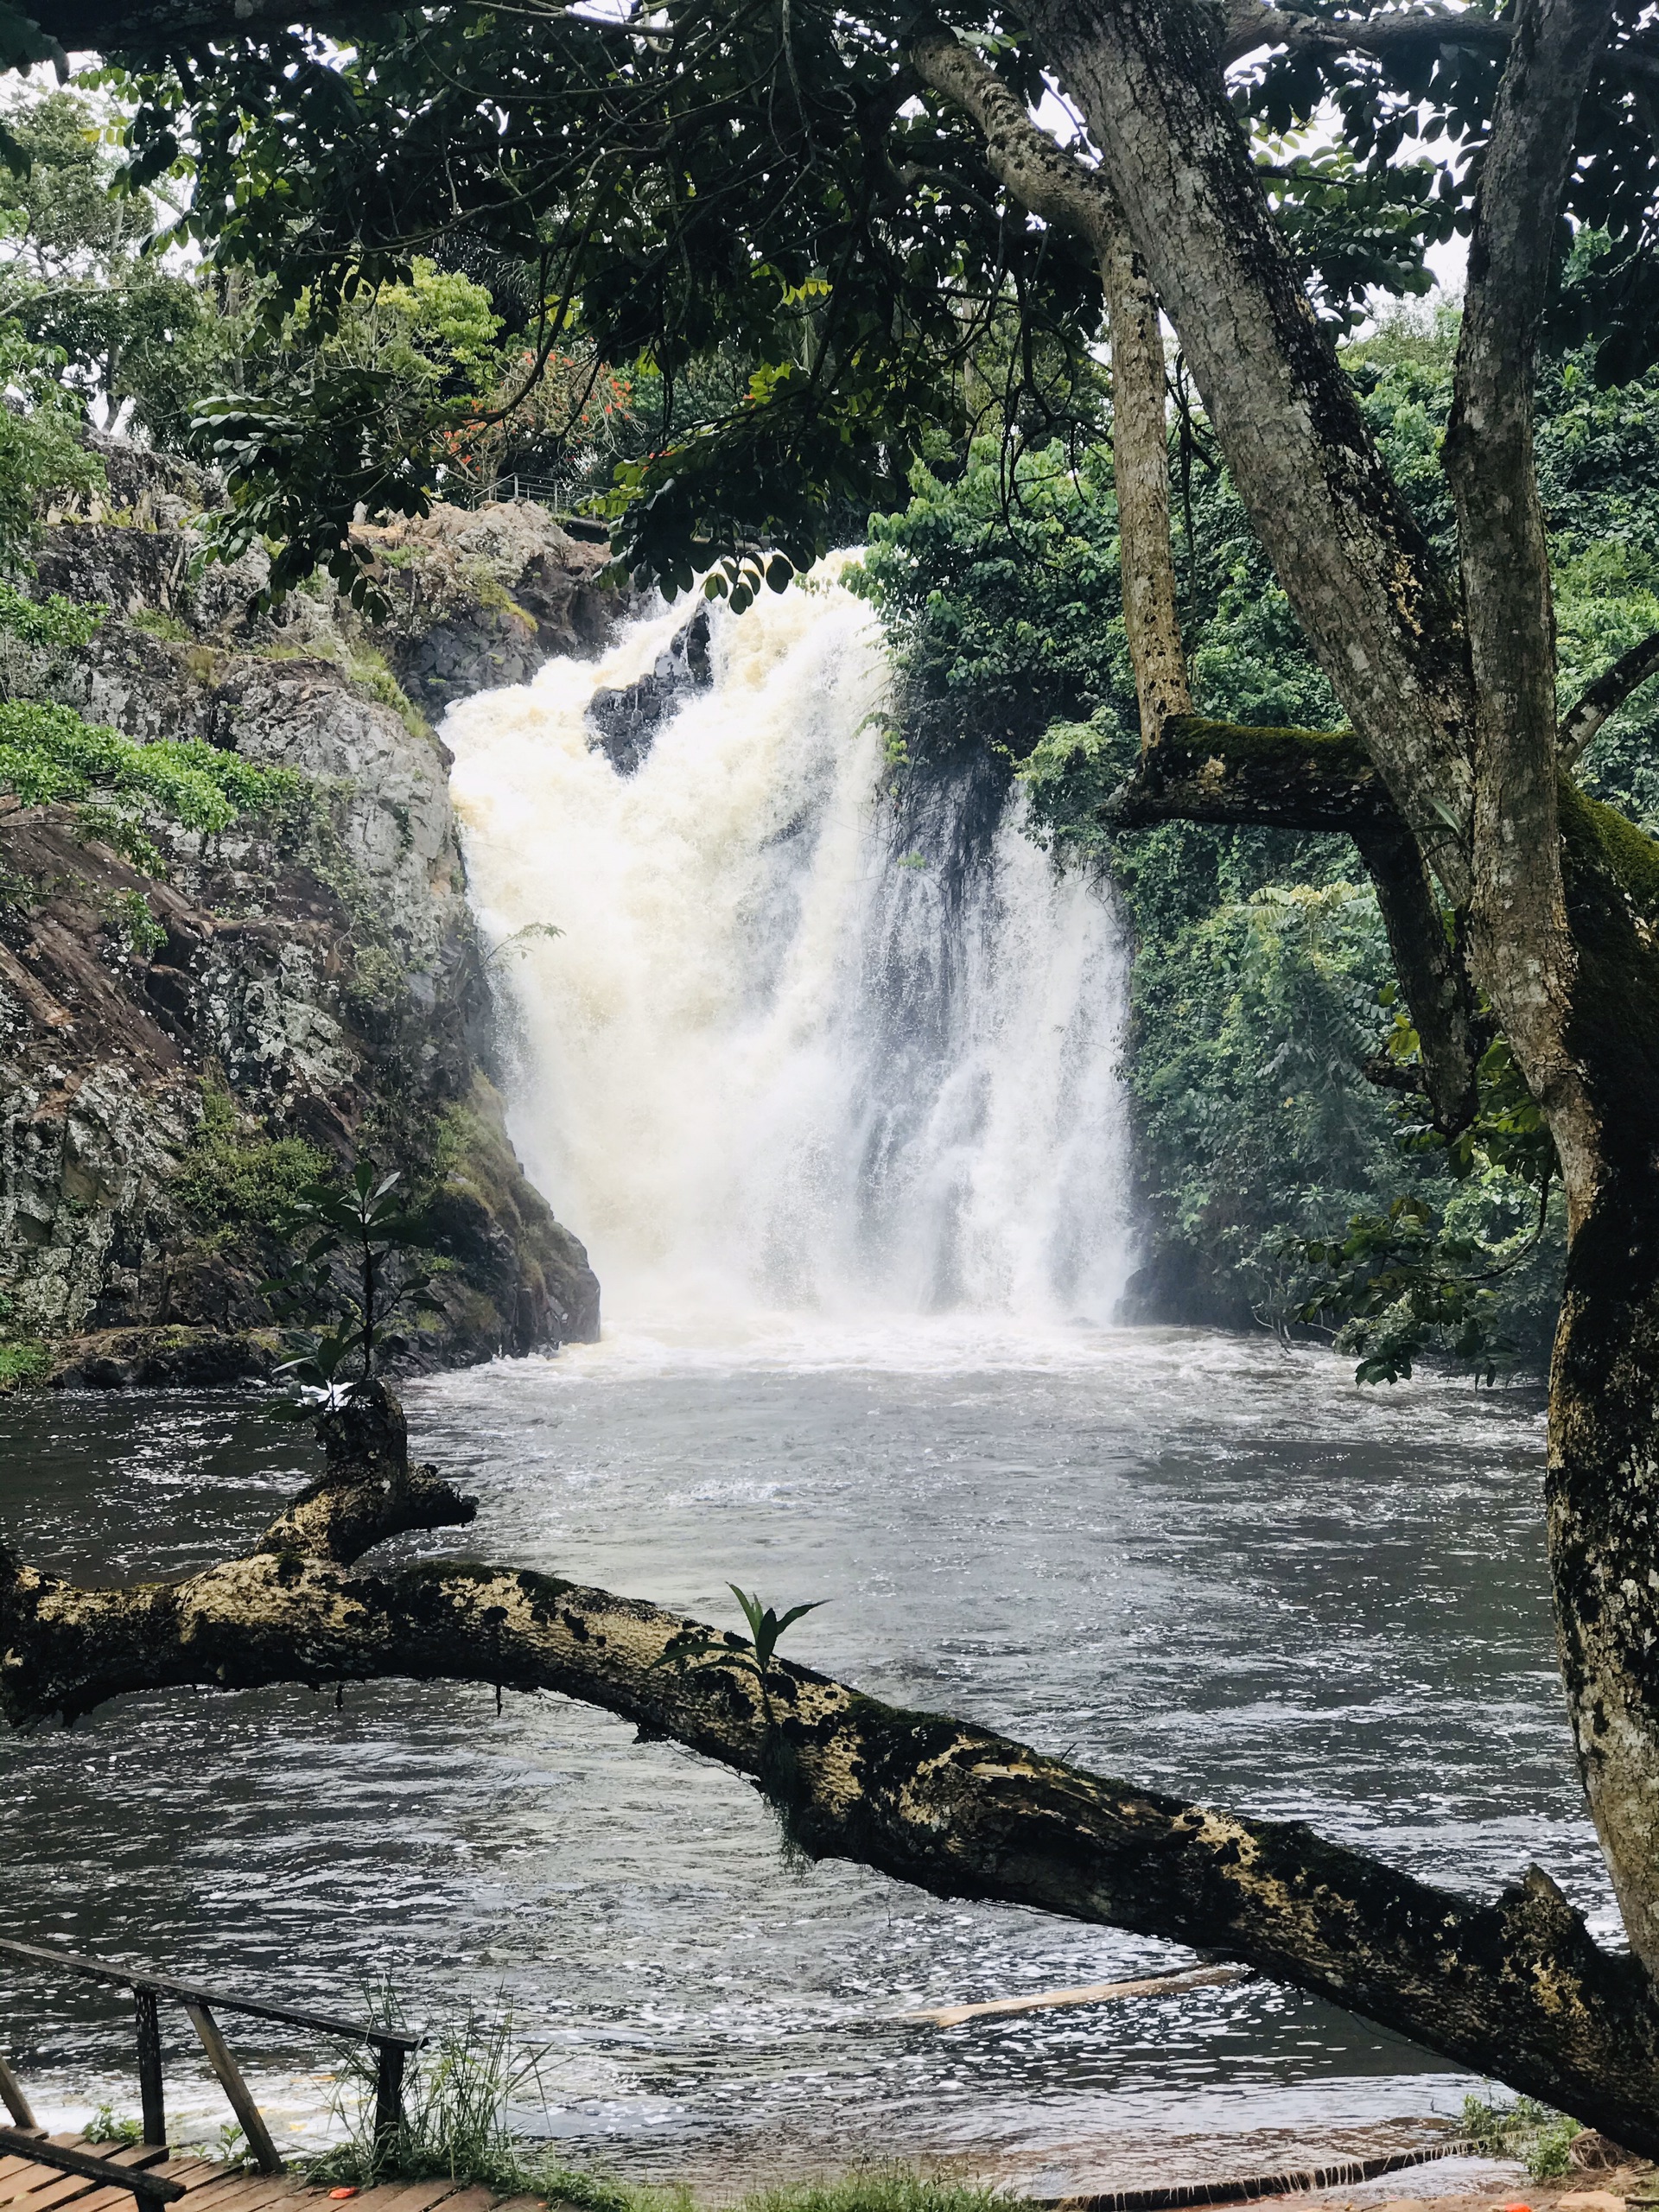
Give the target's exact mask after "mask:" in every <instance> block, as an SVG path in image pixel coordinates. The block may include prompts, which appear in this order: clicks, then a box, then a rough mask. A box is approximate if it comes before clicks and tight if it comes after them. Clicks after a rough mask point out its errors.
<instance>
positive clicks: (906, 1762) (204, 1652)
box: [0, 1390, 1659, 2152]
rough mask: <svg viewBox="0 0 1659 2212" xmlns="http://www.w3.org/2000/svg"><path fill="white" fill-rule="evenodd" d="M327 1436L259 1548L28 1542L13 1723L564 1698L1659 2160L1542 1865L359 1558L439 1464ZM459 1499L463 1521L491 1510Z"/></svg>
mask: <svg viewBox="0 0 1659 2212" xmlns="http://www.w3.org/2000/svg"><path fill="white" fill-rule="evenodd" d="M325 1441H326V1443H327V1448H328V1452H329V1459H328V1467H327V1474H326V1476H325V1478H324V1480H323V1482H322V1483H321V1484H315V1485H313V1486H312V1489H311V1490H310V1491H308V1493H307V1499H306V1501H305V1502H304V1503H299V1502H296V1504H295V1505H294V1506H292V1507H290V1508H289V1509H288V1510H287V1511H286V1512H285V1513H284V1514H283V1515H282V1516H279V1517H278V1518H277V1521H276V1522H273V1523H272V1524H271V1527H270V1529H268V1530H267V1531H266V1533H265V1535H264V1538H263V1540H262V1541H261V1543H260V1545H259V1547H258V1548H257V1549H256V1550H255V1551H254V1552H252V1553H251V1554H250V1555H249V1556H248V1557H246V1558H244V1559H238V1560H227V1561H225V1562H224V1563H222V1564H220V1565H219V1566H216V1567H211V1568H209V1569H208V1570H207V1571H206V1572H205V1573H199V1574H195V1575H192V1576H190V1577H188V1578H187V1579H186V1580H182V1581H178V1582H170V1583H151V1584H141V1585H137V1586H134V1587H130V1588H128V1589H120V1590H83V1589H78V1588H75V1587H73V1586H70V1585H68V1584H67V1583H64V1582H61V1581H58V1580H54V1579H53V1578H52V1577H50V1576H47V1575H43V1574H41V1573H39V1572H37V1571H36V1570H35V1569H32V1568H30V1567H26V1566H24V1565H22V1563H21V1562H20V1561H18V1560H16V1559H14V1558H11V1557H10V1556H9V1555H6V1556H0V1647H3V1650H4V1658H3V1662H0V1706H3V1710H4V1713H5V1715H6V1718H7V1719H9V1720H10V1722H11V1723H12V1724H13V1726H30V1725H33V1724H38V1723H39V1722H41V1721H43V1720H45V1719H48V1717H50V1716H52V1715H54V1714H61V1715H62V1716H64V1717H65V1718H66V1719H71V1718H73V1717H74V1716H76V1715H78V1714H79V1713H86V1712H87V1711H88V1710H90V1709H91V1707H93V1706H95V1705H97V1704H99V1703H101V1702H102V1701H103V1700H105V1699H107V1698H111V1697H116V1696H120V1695H123V1694H128V1693H130V1692H133V1691H137V1690H154V1689H167V1688H182V1687H185V1686H187V1685H188V1686H194V1687H197V1688H218V1689H226V1690H233V1689H239V1688H253V1687H255V1686H257V1685H260V1684H264V1683H269V1682H279V1681H305V1682H308V1683H311V1684H312V1685H314V1686H316V1687H319V1688H321V1687H323V1686H325V1685H332V1684H334V1683H337V1682H340V1681H370V1680H374V1679H376V1678H380V1677H385V1676H402V1677H408V1678H411V1679H414V1680H416V1681H438V1680H447V1681H478V1682H481V1683H486V1684H493V1685H497V1686H499V1687H501V1688H507V1689H514V1690H520V1691H536V1690H554V1691H558V1692H561V1693H563V1694H565V1695H567V1696H569V1697H574V1698H578V1699H581V1700H583V1701H584V1702H587V1703H590V1704H594V1705H599V1706H602V1707H605V1708H606V1709H607V1710H608V1711H610V1712H613V1713H619V1714H620V1715H622V1716H623V1717H624V1718H626V1719H629V1720H632V1721H633V1722H635V1723H636V1724H637V1725H638V1726H639V1728H640V1729H641V1731H642V1732H643V1733H644V1734H645V1735H646V1736H663V1737H672V1738H675V1739H676V1740H677V1741H678V1742H680V1743H683V1744H685V1745H689V1746H690V1748H691V1749H692V1750H694V1751H698V1752H701V1753H702V1754H703V1755H704V1756H705V1757H707V1758H715V1759H718V1760H719V1761H721V1764H724V1765H727V1766H728V1767H731V1768H733V1769H734V1770H736V1771H737V1772H739V1773H741V1774H745V1775H747V1776H749V1777H752V1778H753V1780H754V1781H755V1782H756V1783H758V1784H759V1785H760V1787H761V1789H763V1790H764V1792H765V1793H766V1796H768V1797H769V1798H770V1799H771V1800H772V1802H773V1803H774V1805H775V1806H776V1807H777V1808H778V1809H779V1812H780V1814H781V1815H782V1816H783V1817H784V1819H785V1821H786V1823H787V1826H788V1828H789V1831H790V1834H791V1837H792V1838H793V1840H795V1841H796V1842H797V1843H798V1845H799V1847H801V1848H802V1849H803V1850H804V1852H806V1853H809V1854H810V1855H811V1856H812V1857H815V1858H842V1859H852V1860H855V1861H857V1862H859V1863H861V1864H862V1865H865V1866H874V1867H877V1868H880V1870H881V1871H882V1872H886V1873H888V1874H891V1875H893V1876H895V1877H897V1878H899V1879H900V1880H903V1881H906V1882H911V1883H914V1884H916V1885H918V1886H919V1887H921V1888H924V1889H925V1890H928V1891H931V1892H933V1893H934V1894H936V1895H938V1896H942V1897H983V1898H995V1899H1000V1900H1002V1901H1004V1902H1007V1903H1010V1904H1026V1905H1033V1906H1036V1907H1038V1908H1039V1909H1040V1910H1045V1911H1050V1912H1056V1913H1060V1914H1063V1915H1065V1916H1067V1917H1069V1918H1072V1919H1077V1920H1083V1921H1089V1922H1094V1923H1103V1924H1108V1925H1111V1926H1116V1927H1123V1928H1129V1929H1135V1930H1137V1931H1139V1932H1141V1933H1142V1934H1146V1935H1151V1936H1161V1937H1165V1938H1167V1939H1169V1940H1172V1941H1174V1942H1182V1943H1187V1944H1192V1945H1195V1946H1198V1947H1199V1948H1203V1949H1205V1950H1208V1951H1213V1952H1216V1953H1218V1954H1220V1955H1224V1956H1225V1957H1227V1958H1229V1959H1236V1960H1238V1961H1242V1962H1243V1963H1244V1964H1246V1965H1249V1966H1252V1967H1256V1968H1257V1969H1258V1970H1260V1971H1261V1972H1262V1973H1264V1974H1270V1975H1273V1976H1274V1977H1275V1978H1277V1979H1279V1980H1284V1981H1287V1982H1291V1983H1294V1985H1296V1986H1298V1987H1300V1988H1303V1989H1308V1990H1312V1991H1314V1992H1316V1993H1319V1995H1321V1996H1324V1997H1327V1998H1329V1999H1332V2000H1333V2001H1334V2002H1336V2003H1337V2004H1338V2005H1343V2006H1344V2007H1345V2008H1346V2009H1348V2010H1350V2011H1352V2012H1360V2013H1363V2015H1364V2016H1365V2017H1367V2018H1370V2019H1374V2020H1376V2021H1379V2022H1382V2023H1383V2024H1386V2025H1388V2026H1390V2027H1393V2028H1395V2029H1397V2030H1399V2031H1402V2032H1403V2033H1405V2034H1406V2035H1408V2036H1410V2037H1414V2039H1416V2040H1417V2041H1419V2042H1421V2043H1423V2044H1427V2045H1428V2046H1429V2047H1430V2048H1432V2049H1433V2050H1439V2051H1441V2052H1443V2053H1445V2054H1446V2056H1449V2057H1452V2058H1454V2059H1457V2060H1459V2061H1460V2062H1462V2063H1467V2064H1470V2065H1473V2066H1477V2067H1478V2068H1480V2069H1482V2070H1483V2071H1485V2072H1488V2073H1492V2074H1496V2075H1499V2076H1500V2077H1501V2078H1502V2079H1503V2080H1504V2081H1506V2082H1510V2083H1512V2084H1513V2085H1514V2086H1515V2087H1516V2088H1522V2089H1527V2090H1530V2091H1532V2092H1534V2093H1535V2094H1538V2095H1540V2096H1543V2097H1547V2098H1548V2099H1549V2100H1550V2101H1552V2102H1554V2103H1557V2104H1560V2105H1562V2106H1564V2107H1566V2108H1567V2109H1568V2110H1569V2111H1571V2112H1573V2113H1575V2114H1577V2115H1578V2116H1579V2117H1580V2119H1582V2120H1585V2121H1586V2122H1588V2123H1590V2124H1592V2125H1594V2126H1599V2127H1601V2128H1603V2129H1604V2130H1605V2131H1606V2132H1607V2133H1610V2134H1611V2135H1612V2136H1614V2137H1615V2138H1616V2139H1618V2140H1619V2141H1621V2142H1624V2143H1627V2144H1629V2145H1630V2146H1631V2147H1632V2148H1634V2149H1637V2150H1643V2151H1649V2152H1659V1999H1656V1994H1655V1991H1654V1988H1653V1986H1652V1984H1651V1982H1650V1981H1649V1978H1648V1976H1647V1975H1646V1974H1644V1973H1643V1970H1642V1968H1641V1967H1640V1966H1639V1965H1638V1964H1637V1962H1636V1961H1634V1960H1632V1959H1630V1958H1628V1957H1616V1956H1613V1955H1609V1954H1607V1953H1605V1952H1602V1951H1601V1950H1599V1948H1597V1946H1596V1945H1595V1944H1594V1943H1593V1942H1592V1941H1591V1939H1590V1937H1589V1936H1588V1934H1587V1933H1586V1929H1585V1926H1584V1923H1583V1921H1582V1919H1581V1918H1580V1916H1579V1915H1578V1914H1577V1913H1576V1912H1574V1911H1573V1910H1572V1908H1571V1907H1570V1906H1569V1905H1568V1904H1567V1902H1566V1900H1565V1899H1564V1898H1563V1897H1562V1896H1561V1895H1560V1891H1558V1890H1557V1889H1556V1888H1555V1886H1554V1884H1553V1883H1552V1882H1551V1881H1550V1880H1549V1879H1548V1877H1547V1876H1545V1875H1544V1874H1542V1873H1541V1872H1538V1871H1537V1870H1536V1869H1534V1870H1533V1871H1532V1872H1530V1873H1529V1875H1528V1876H1527V1877H1526V1878H1525V1879H1524V1880H1523V1881H1522V1882H1521V1883H1519V1884H1517V1885H1516V1886H1515V1887H1514V1888H1512V1889H1510V1890H1508V1891H1505V1892H1504V1893H1503V1895H1502V1896H1501V1897H1499V1898H1498V1899H1497V1901H1496V1902H1495V1903H1493V1904H1471V1903H1470V1902H1469V1901H1467V1900H1466V1899H1465V1898H1462V1897H1457V1896H1454V1895H1453V1894H1452V1893H1451V1892H1449V1891H1440V1890H1435V1889H1433V1888H1431V1887H1429V1886H1428V1885H1426V1884H1423V1883H1421V1882H1418V1881H1415V1880H1414V1879H1412V1878H1410V1877H1409V1876H1408V1875H1404V1874H1402V1873H1399V1872H1396V1871H1395V1869H1393V1868H1391V1867H1389V1866H1385V1865H1383V1863H1382V1862H1381V1861H1379V1860H1377V1859H1373V1858H1371V1857H1370V1856H1369V1855H1367V1854H1366V1853H1363V1852H1357V1851H1351V1850H1349V1849H1347V1848H1345V1847H1343V1846H1341V1845H1338V1844H1332V1843H1330V1842H1327V1841H1325V1840H1324V1839H1322V1838H1320V1837H1319V1836H1317V1835H1315V1834H1313V1833H1312V1831H1310V1830H1309V1829H1307V1828H1306V1827H1303V1826H1301V1825H1300V1824H1297V1823H1286V1822H1279V1821H1253V1820H1248V1819H1243V1818H1240V1817H1238V1816H1236V1815H1231V1814H1228V1813H1224V1812H1219V1811H1217V1810H1215V1809H1213V1808H1209V1807H1205V1806H1198V1805H1188V1804H1183V1803H1182V1802H1180V1801H1179V1800H1178V1799H1176V1798H1173V1797H1169V1796H1163V1795H1160V1794H1159V1793H1157V1792H1154V1791H1150V1790H1145V1789H1140V1788H1138V1787H1137V1786H1136V1785H1135V1783H1129V1782H1122V1781H1116V1780H1113V1779H1110V1778H1109V1777H1103V1776H1099V1775H1094V1774H1090V1773H1087V1772H1085V1771H1084V1770H1082V1769H1080V1768H1078V1767H1075V1766H1072V1765H1070V1764H1067V1763H1066V1762H1065V1761H1064V1760H1060V1759H1053V1758H1046V1757H1044V1756H1043V1755H1042V1754H1041V1753H1039V1752H1038V1751H1033V1750H1031V1749H1030V1748H1029V1747H1028V1746H1027V1745H1023V1744H1019V1743H1016V1742H1014V1741H1013V1740H1011V1739H1010V1738H1007V1737H1004V1736H1000V1735H997V1734H995V1733H994V1732H991V1731H989V1730H988V1729H982V1728H976V1727H975V1726H972V1725H971V1724H969V1723H968V1722H965V1721H961V1720H956V1719H947V1718H942V1717H940V1716H938V1715H936V1714H931V1713H913V1712H907V1711H905V1710H902V1709H900V1708H898V1707H893V1706H888V1705H884V1704H882V1703H880V1701H879V1700H875V1699H874V1698H869V1697H866V1696H863V1695H862V1694H861V1693H860V1692H858V1691H857V1690H855V1689H852V1688H849V1687H847V1686H846V1685H845V1684H842V1683H840V1682H836V1681H830V1680H829V1679H827V1678H826V1677H825V1676H823V1675H818V1674H815V1673H814V1672H813V1671H812V1670H811V1669H809V1668H805V1667H796V1666H791V1665H788V1664H783V1663H779V1664H774V1666H773V1667H772V1669H771V1671H770V1673H769V1675H768V1678H767V1681H766V1686H765V1691H764V1694H763V1693H762V1690H761V1688H760V1685H759V1684H758V1683H756V1682H755V1681H753V1679H752V1678H751V1677H749V1676H747V1675H741V1674H739V1673H737V1672H734V1671H733V1670H729V1669H710V1668H692V1669H688V1670H683V1671H682V1670H678V1669H676V1668H674V1667H673V1666H671V1665H664V1663H662V1662H664V1658H665V1657H667V1656H671V1655H672V1652H673V1650H674V1649H675V1647H676V1646H677V1644H680V1645H685V1644H687V1643H690V1641H691V1640H692V1639H693V1638H694V1637H697V1635H698V1634H699V1629H698V1624H696V1623H692V1622H689V1621H686V1620H684V1619H683V1618H680V1617H679V1616H677V1615H676V1614H673V1613H670V1612H666V1611H663V1610H662V1609H661V1608H659V1607H658V1606H656V1605H648V1604H645V1603H644V1602H642V1601H640V1600H639V1599H626V1598H619V1597H616V1596H613V1594H612V1593H611V1592H607V1591H604V1590H596V1589H589V1588H583V1587H582V1586H578V1585H576V1584H574V1583H571V1582H567V1581H563V1580H559V1579H558V1578H556V1577H554V1576H550V1575H543V1574H537V1573H530V1572H528V1571H526V1570H522V1569H514V1568H511V1567H486V1566H479V1565H474V1564H472V1563H468V1562H463V1561H457V1560H433V1561H429V1562H426V1563H423V1564H422V1565H420V1566H416V1567H410V1568H407V1569H405V1570H404V1572H402V1573H396V1574H377V1573H362V1572H359V1573H353V1572H352V1571H351V1567H352V1561H353V1558H354V1557H355V1556H357V1555H358V1554H359V1553H360V1550H361V1548H363V1546H364V1545H365V1541H367V1542H372V1541H378V1538H379V1537H382V1536H385V1535H391V1534H392V1533H395V1532H396V1530H397V1527H398V1525H399V1519H400V1506H399V1503H398V1501H399V1499H400V1498H401V1499H402V1501H403V1505H402V1509H401V1510H402V1513H403V1518H402V1524H401V1525H402V1526H403V1527H404V1528H410V1527H416V1528H424V1527H429V1526H431V1525H433V1522H434V1521H435V1519H436V1518H438V1517H439V1516H437V1514H436V1513H435V1511H434V1510H433V1509H434V1505H435V1490H436V1484H435V1478H434V1477H432V1476H431V1475H430V1474H429V1471H426V1470H416V1471H415V1474H414V1476H413V1477H412V1478H410V1477H409V1475H408V1471H407V1468H406V1466H404V1465H403V1451H402V1416H401V1414H400V1413H399V1411H398V1410H397V1407H396V1404H395V1402H393V1401H391V1399H390V1398H389V1397H388V1396H387V1395H386V1394H385V1391H384V1390H379V1391H377V1392H373V1393H370V1394H365V1398H364V1400H363V1402H361V1403H360V1405H359V1408H356V1409H355V1412H354V1414H353V1417H352V1418H351V1419H350V1420H348V1421H343V1422H342V1421H339V1420H336V1421H335V1422H334V1424H333V1426H332V1427H331V1428H330V1429H329V1431H328V1432H327V1433H326V1436H325ZM400 1471H401V1473H402V1475H403V1476H404V1478H405V1479H404V1481H403V1482H402V1483H401V1484H400V1480H399V1477H400ZM450 1496H451V1499H452V1505H451V1511H450V1517H452V1518H453V1519H454V1520H456V1521H463V1520H466V1519H468V1518H470V1516H471V1512H472V1507H471V1503H470V1501H468V1500H465V1499H461V1498H459V1497H454V1494H453V1493H451V1494H450ZM728 1641H730V1642H731V1643H733V1644H734V1645H735V1644H736V1643H737V1641H738V1640H737V1639H736V1638H735V1637H732V1638H729V1639H728Z"/></svg>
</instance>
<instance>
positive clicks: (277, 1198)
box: [173, 1076, 328, 1236]
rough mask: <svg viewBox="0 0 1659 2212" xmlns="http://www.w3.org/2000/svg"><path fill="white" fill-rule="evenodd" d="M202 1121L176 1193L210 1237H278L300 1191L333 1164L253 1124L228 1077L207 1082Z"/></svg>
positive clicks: (298, 1143)
mask: <svg viewBox="0 0 1659 2212" xmlns="http://www.w3.org/2000/svg"><path fill="white" fill-rule="evenodd" d="M201 1106H202V1114H201V1122H200V1127H199V1128H197V1130H196V1133H195V1135H194V1138H193V1139H192V1140H191V1142H190V1145H189V1147H188V1149H187V1151H186V1152H185V1154H184V1157H183V1160H182V1162H181V1166H180V1171H179V1173H178V1175H177V1177H176V1178H175V1181H174V1184H173V1193H174V1196H175V1198H176V1200H177V1201H178V1204H179V1205H180V1206H181V1209H182V1210H183V1211H184V1212H185V1214H186V1215H187V1216H188V1217H189V1218H190V1219H191V1220H192V1221H193V1222H194V1223H195V1224H197V1225H198V1226H199V1228H200V1229H201V1230H204V1231H206V1232H207V1234H208V1235H209V1236H212V1235H213V1234H214V1233H215V1232H218V1233H219V1235H220V1236H225V1235H227V1234H228V1233H229V1232H231V1231H233V1230H239V1229H258V1230H265V1231H267V1232H268V1233H270V1234H273V1235H274V1234H275V1233H276V1232H277V1230H279V1228H280V1226H281V1224H282V1223H283V1221H284V1220H285V1219H286V1217H287V1216H288V1215H289V1212H290V1211H292V1209H293V1207H294V1205H295V1203H296V1200H297V1198H298V1197H299V1194H300V1192H302V1190H303V1189H304V1188H305V1186H306V1185H308V1184H309V1183H315V1181H316V1179H317V1178H318V1177H319V1176H320V1175H321V1174H323V1173H326V1171H327V1166H328V1161H327V1158H326V1156H325V1155H324V1154H322V1153H321V1152H319V1151H318V1150H317V1148H316V1147H315V1145H309V1144H307V1143H306V1141H305V1140H304V1139H303V1138H302V1137H270V1136H267V1135H265V1134H264V1129H263V1128H258V1127H250V1126H249V1125H248V1123H247V1122H246V1121H245V1117H244V1116H242V1114H241V1113H240V1112H239V1111H238V1108H237V1104H236V1102H235V1100H234V1099H233V1098H232V1096H231V1094H230V1092H229V1090H226V1088H225V1085H224V1084H223V1082H222V1080H217V1079H215V1078H214V1077H211V1076H210V1077H207V1078H205V1079H204V1081H203V1084H202V1090H201Z"/></svg>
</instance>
